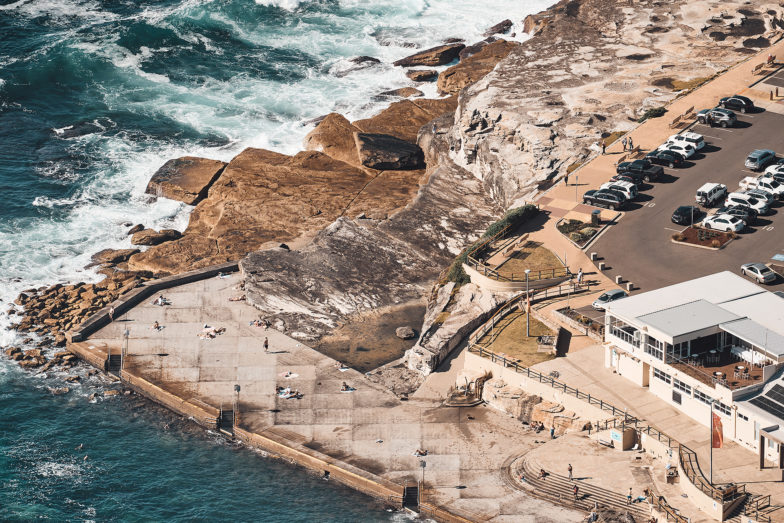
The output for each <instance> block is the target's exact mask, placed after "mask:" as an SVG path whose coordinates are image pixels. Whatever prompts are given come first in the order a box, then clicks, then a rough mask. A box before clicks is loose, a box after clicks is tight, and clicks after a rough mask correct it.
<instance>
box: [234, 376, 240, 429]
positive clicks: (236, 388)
mask: <svg viewBox="0 0 784 523" xmlns="http://www.w3.org/2000/svg"><path fill="white" fill-rule="evenodd" d="M239 418H240V386H239V385H234V423H233V426H234V427H236V426H237V424H238V422H239Z"/></svg>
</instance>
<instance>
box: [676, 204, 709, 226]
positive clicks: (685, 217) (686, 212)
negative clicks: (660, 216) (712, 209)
mask: <svg viewBox="0 0 784 523" xmlns="http://www.w3.org/2000/svg"><path fill="white" fill-rule="evenodd" d="M704 215H705V213H704V212H703V211H702V209H700V208H699V207H697V206H695V205H681V206H680V207H678V208H677V209H675V212H673V213H672V222H673V223H677V224H678V225H692V224H694V223H699V221H700V219H701V218H702V217H703V216H704Z"/></svg>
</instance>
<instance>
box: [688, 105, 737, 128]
mask: <svg viewBox="0 0 784 523" xmlns="http://www.w3.org/2000/svg"><path fill="white" fill-rule="evenodd" d="M709 116H710V117H711V119H712V120H713V123H714V124H715V125H720V126H722V127H732V126H733V125H735V124H736V123H737V122H738V117H737V116H735V113H733V112H732V111H728V110H727V109H721V108H719V107H716V108H714V109H703V110H702V111H700V112H699V113H697V121H698V122H699V123H701V124H703V125H705V124H707V123H708V117H709Z"/></svg>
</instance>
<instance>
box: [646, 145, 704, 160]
mask: <svg viewBox="0 0 784 523" xmlns="http://www.w3.org/2000/svg"><path fill="white" fill-rule="evenodd" d="M656 150H657V151H672V152H675V153H678V154H680V155H681V156H683V157H684V158H686V159H689V158H691V157H692V156H694V153H696V152H697V151H696V150H695V149H694V147H692V146H691V145H689V144H681V143H675V142H664V143H663V144H661V145H660V146H659V147H658V148H657V149H656Z"/></svg>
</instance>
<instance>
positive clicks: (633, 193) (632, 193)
mask: <svg viewBox="0 0 784 523" xmlns="http://www.w3.org/2000/svg"><path fill="white" fill-rule="evenodd" d="M599 190H600V191H616V192H619V193H621V194H623V196H624V197H625V198H626V199H627V200H633V199H635V198H636V197H637V194H638V193H637V186H636V185H635V184H634V183H632V182H627V181H617V182H607V183H604V184H602V186H601V187H599Z"/></svg>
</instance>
